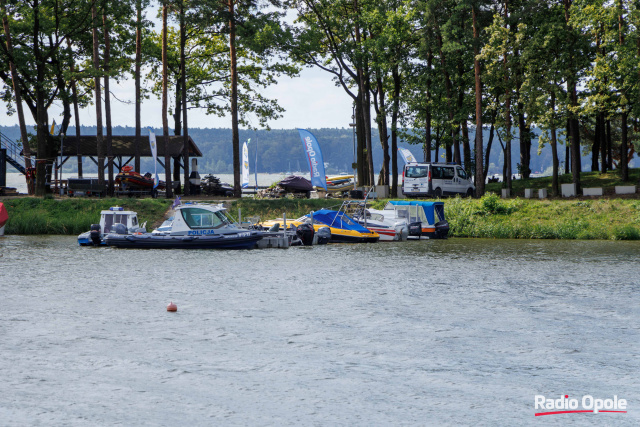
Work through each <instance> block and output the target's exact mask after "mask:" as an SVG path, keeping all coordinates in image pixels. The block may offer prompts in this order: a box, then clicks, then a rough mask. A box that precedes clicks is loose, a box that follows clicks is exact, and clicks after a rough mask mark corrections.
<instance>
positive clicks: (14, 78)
mask: <svg viewBox="0 0 640 427" xmlns="http://www.w3.org/2000/svg"><path fill="white" fill-rule="evenodd" d="M2 25H3V27H4V35H5V38H6V44H7V53H8V54H9V58H11V59H12V58H13V43H12V41H11V31H10V29H9V20H8V19H7V0H2ZM9 68H10V70H11V82H12V83H13V93H14V96H15V98H16V112H17V113H18V123H19V124H20V139H21V142H22V150H23V152H24V165H25V167H26V168H30V167H31V147H29V136H28V135H27V125H26V123H25V121H24V110H23V109H22V89H21V88H20V82H19V80H18V71H17V70H16V65H15V63H14V62H13V60H11V61H10V62H9Z"/></svg>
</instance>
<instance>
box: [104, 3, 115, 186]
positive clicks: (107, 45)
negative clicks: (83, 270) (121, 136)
mask: <svg viewBox="0 0 640 427" xmlns="http://www.w3.org/2000/svg"><path fill="white" fill-rule="evenodd" d="M102 23H103V25H104V73H105V74H104V113H105V119H106V125H107V140H106V144H107V168H108V171H109V189H108V191H107V193H108V194H109V196H113V194H114V181H113V138H112V137H113V133H112V127H111V93H110V92H109V67H110V65H109V60H110V55H111V40H110V38H109V25H108V24H109V22H108V20H107V12H106V2H105V10H104V11H103V13H102Z"/></svg>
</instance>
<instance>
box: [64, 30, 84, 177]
mask: <svg viewBox="0 0 640 427" xmlns="http://www.w3.org/2000/svg"><path fill="white" fill-rule="evenodd" d="M67 46H69V50H71V40H69V39H67ZM69 69H70V70H71V74H73V73H75V64H74V62H73V60H71V61H69ZM77 86H78V85H77V84H76V79H75V78H72V79H71V98H72V100H73V118H74V121H75V126H76V138H78V141H80V135H81V134H82V133H81V130H80V106H79V105H78V87H77ZM76 150H77V151H76V152H77V159H78V178H82V155H81V154H80V144H77V145H76Z"/></svg>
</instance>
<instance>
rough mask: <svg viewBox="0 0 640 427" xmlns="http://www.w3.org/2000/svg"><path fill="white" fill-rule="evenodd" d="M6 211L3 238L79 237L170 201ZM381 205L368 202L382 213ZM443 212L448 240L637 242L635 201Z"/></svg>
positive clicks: (154, 217)
mask: <svg viewBox="0 0 640 427" xmlns="http://www.w3.org/2000/svg"><path fill="white" fill-rule="evenodd" d="M340 202H341V201H340V200H318V199H310V200H309V199H278V200H254V199H249V198H243V199H241V200H236V201H233V202H230V203H228V207H229V213H231V214H232V216H234V217H237V215H238V208H240V209H241V210H242V217H243V218H248V217H259V218H261V219H262V220H268V219H273V218H280V217H282V214H283V213H284V212H286V214H287V218H291V219H293V218H298V217H300V216H302V215H305V214H307V213H309V212H310V211H312V210H314V211H315V210H318V209H320V208H322V207H337V206H339V205H340ZM4 203H5V206H6V207H7V210H8V211H9V222H8V223H7V226H6V230H5V232H6V234H68V235H78V234H80V233H82V232H84V231H86V230H88V229H89V227H90V225H91V224H93V223H96V222H97V221H98V220H99V218H100V211H101V210H103V209H108V208H109V207H110V206H115V205H119V206H122V207H124V208H125V209H130V210H134V211H136V212H138V217H139V219H140V222H145V221H147V222H148V227H147V228H148V229H151V228H153V227H154V226H157V225H159V224H160V222H161V221H162V220H163V218H164V214H165V213H166V210H167V209H168V207H169V205H170V204H171V201H169V200H165V199H62V200H54V199H36V198H16V199H7V200H5V201H4ZM385 203H386V201H385V200H379V201H375V202H373V207H374V208H378V209H380V208H382V207H383V206H384V204H385ZM445 212H446V216H447V220H448V221H449V223H450V226H451V232H450V235H451V236H453V237H484V238H499V239H605V240H640V200H638V199H609V198H601V199H593V200H577V199H571V200H565V199H553V200H529V199H522V198H514V199H508V200H503V199H500V198H499V197H498V196H496V195H495V194H488V195H486V196H484V197H483V198H481V199H462V198H451V199H445Z"/></svg>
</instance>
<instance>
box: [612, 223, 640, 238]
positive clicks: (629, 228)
mask: <svg viewBox="0 0 640 427" xmlns="http://www.w3.org/2000/svg"><path fill="white" fill-rule="evenodd" d="M613 239H614V240H640V231H639V230H638V229H637V228H636V227H634V226H633V225H625V226H622V227H617V228H616V229H615V230H614V231H613Z"/></svg>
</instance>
